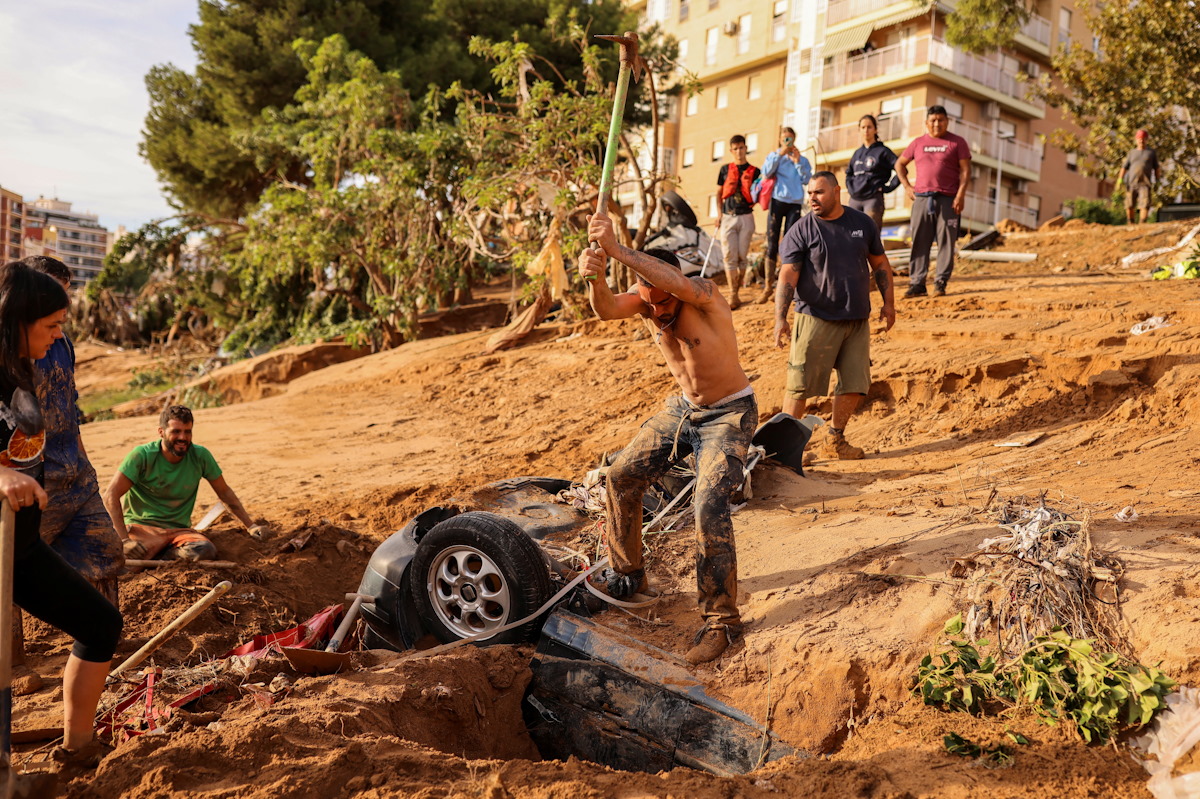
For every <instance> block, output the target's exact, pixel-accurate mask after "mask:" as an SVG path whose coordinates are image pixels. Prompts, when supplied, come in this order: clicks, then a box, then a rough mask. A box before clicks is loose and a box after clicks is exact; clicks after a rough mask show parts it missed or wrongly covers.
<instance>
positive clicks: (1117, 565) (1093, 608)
mask: <svg viewBox="0 0 1200 799" xmlns="http://www.w3.org/2000/svg"><path fill="white" fill-rule="evenodd" d="M998 521H999V526H1000V528H1001V529H1003V530H1004V534H1003V535H1000V536H997V537H995V538H989V539H987V540H985V541H984V542H983V543H982V545H981V546H980V549H979V551H977V552H974V553H972V554H970V555H968V556H966V557H963V558H959V559H957V560H955V562H954V564H953V565H952V566H951V568H950V576H952V577H956V578H961V579H965V580H967V581H968V582H969V583H970V584H971V590H970V594H969V599H968V601H969V609H968V610H967V612H966V614H965V617H964V624H965V629H964V632H965V634H966V636H967V638H968V639H969V640H975V639H978V638H984V637H989V638H992V639H993V640H995V641H996V643H997V646H998V647H999V652H1000V653H1002V654H1003V655H1005V656H1009V657H1012V656H1016V655H1019V654H1021V653H1022V652H1024V651H1026V650H1027V649H1028V648H1029V645H1030V642H1031V641H1033V640H1034V639H1035V638H1037V637H1038V636H1041V635H1045V634H1047V633H1049V632H1051V631H1052V630H1054V629H1056V628H1059V629H1062V630H1063V631H1065V632H1066V633H1067V634H1068V635H1070V636H1071V637H1073V638H1080V639H1088V640H1091V641H1094V642H1095V647H1096V649H1097V650H1100V651H1109V652H1119V653H1121V654H1123V655H1126V656H1128V657H1132V654H1133V653H1132V651H1131V649H1130V645H1129V643H1128V641H1127V639H1126V636H1125V635H1124V634H1123V633H1122V632H1121V617H1120V595H1119V592H1118V582H1119V581H1120V579H1121V576H1122V575H1123V574H1124V572H1125V567H1124V565H1123V564H1122V563H1121V561H1120V560H1118V559H1117V558H1115V557H1112V556H1110V555H1105V554H1102V553H1098V552H1096V550H1095V549H1094V548H1093V546H1092V539H1091V535H1090V534H1089V533H1088V522H1087V520H1086V519H1084V520H1083V521H1080V520H1077V519H1073V518H1072V517H1071V516H1069V515H1067V514H1066V513H1064V512H1062V511H1060V510H1057V509H1054V508H1051V507H1048V506H1047V505H1046V504H1045V501H1044V500H1040V501H1038V502H1037V504H1028V503H1027V502H1026V501H1025V500H1020V499H1018V500H1010V501H1006V502H1003V503H1002V504H1001V505H1000V506H999V509H998ZM985 632H990V634H987V635H985Z"/></svg>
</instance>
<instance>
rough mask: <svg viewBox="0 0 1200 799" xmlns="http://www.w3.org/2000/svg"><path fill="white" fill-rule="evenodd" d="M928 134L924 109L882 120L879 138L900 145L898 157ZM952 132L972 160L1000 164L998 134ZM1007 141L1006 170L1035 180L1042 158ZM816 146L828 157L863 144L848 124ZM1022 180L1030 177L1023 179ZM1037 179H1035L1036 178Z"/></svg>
mask: <svg viewBox="0 0 1200 799" xmlns="http://www.w3.org/2000/svg"><path fill="white" fill-rule="evenodd" d="M924 132H925V109H924V108H917V109H914V110H912V111H909V112H907V113H904V114H894V115H891V116H887V117H883V118H881V119H880V120H879V138H880V139H881V140H883V141H885V142H896V141H899V142H900V143H901V144H900V145H899V146H898V147H896V148H895V149H896V155H899V154H900V152H901V150H902V148H903V147H906V146H908V143H909V142H910V141H911V140H913V139H915V138H916V137H917V136H920V135H921V134H922V133H924ZM950 132H951V133H957V134H958V135H959V136H962V137H963V138H964V139H966V140H967V144H969V145H970V147H971V156H972V158H974V157H977V156H985V157H988V158H991V159H993V160H996V161H998V160H1000V159H999V156H1000V142H1001V139H999V138H998V137H997V136H996V131H995V130H993V129H989V128H985V127H983V126H981V125H975V124H972V123H970V122H959V121H958V120H955V121H953V122H951V123H950ZM1003 141H1004V164H1005V168H1006V169H1013V168H1017V169H1023V170H1025V171H1027V172H1032V173H1033V174H1034V175H1035V176H1036V175H1040V174H1041V168H1042V155H1041V153H1040V152H1038V150H1037V148H1036V147H1034V146H1033V145H1031V144H1027V143H1025V142H1021V141H1014V140H1013V139H1005V140H1003ZM817 144H818V146H819V147H820V151H821V153H822V154H824V155H826V156H828V155H830V154H832V153H836V152H840V151H844V150H856V149H858V146H859V145H860V144H862V138H861V137H860V136H859V133H858V123H857V122H848V123H846V124H845V125H837V126H836V127H832V128H826V129H824V130H822V131H821V132H820V133H819V134H818V135H817ZM1022 177H1029V176H1028V175H1022ZM1034 179H1035V180H1036V179H1037V178H1036V177H1035V178H1034Z"/></svg>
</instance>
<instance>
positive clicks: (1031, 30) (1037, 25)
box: [1021, 14, 1050, 52]
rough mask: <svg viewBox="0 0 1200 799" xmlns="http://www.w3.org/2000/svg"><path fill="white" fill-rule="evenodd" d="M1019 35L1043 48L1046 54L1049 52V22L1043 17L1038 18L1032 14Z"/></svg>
mask: <svg viewBox="0 0 1200 799" xmlns="http://www.w3.org/2000/svg"><path fill="white" fill-rule="evenodd" d="M1021 33H1022V34H1023V35H1024V36H1025V37H1026V38H1029V39H1032V40H1033V41H1035V42H1037V43H1038V44H1040V45H1042V46H1043V47H1045V48H1046V50H1047V52H1049V50H1050V20H1048V19H1046V18H1045V17H1039V16H1038V15H1037V14H1034V15H1033V16H1031V17H1030V18H1029V21H1028V22H1026V23H1025V25H1024V26H1022V28H1021Z"/></svg>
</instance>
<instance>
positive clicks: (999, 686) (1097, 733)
mask: <svg viewBox="0 0 1200 799" xmlns="http://www.w3.org/2000/svg"><path fill="white" fill-rule="evenodd" d="M962 631H963V620H962V615H961V614H960V615H957V616H955V617H954V618H952V619H950V621H948V622H946V626H945V632H946V634H947V635H950V636H952V638H951V640H950V646H949V648H948V649H945V650H943V651H942V652H939V653H935V654H930V655H926V656H925V657H924V658H923V659H922V660H921V665H920V666H919V667H918V669H917V679H916V685H915V687H914V691H915V692H916V693H918V694H920V696H921V698H922V699H923V700H924V701H925V704H927V705H938V706H941V707H944V708H946V709H948V710H960V711H965V712H967V713H973V714H982V713H988V712H998V711H1000V710H1003V709H1006V708H1013V707H1028V708H1030V709H1032V710H1033V712H1034V713H1035V714H1037V716H1038V717H1039V719H1040V721H1041V722H1042V723H1044V724H1050V725H1054V724H1058V723H1059V722H1064V721H1065V722H1070V723H1071V724H1074V725H1075V728H1076V729H1077V730H1078V732H1079V735H1080V737H1082V738H1083V739H1084V740H1085V741H1087V742H1088V743H1104V742H1105V741H1108V740H1109V739H1110V738H1112V736H1113V735H1115V734H1116V733H1118V732H1120V731H1121V730H1123V729H1126V728H1136V727H1140V726H1142V725H1144V724H1146V723H1147V722H1149V721H1150V719H1151V718H1153V716H1154V714H1155V713H1157V712H1158V711H1159V710H1162V709H1163V708H1165V707H1166V695H1167V694H1169V693H1170V692H1171V691H1172V690H1174V688H1175V682H1174V681H1173V680H1172V679H1171V678H1169V677H1167V675H1165V674H1164V673H1163V672H1161V671H1159V670H1158V669H1154V668H1146V667H1145V666H1141V665H1139V664H1137V663H1129V662H1126V661H1123V660H1122V659H1121V657H1120V656H1119V655H1116V654H1113V653H1108V654H1100V653H1097V652H1096V651H1095V650H1094V649H1093V647H1092V644H1091V642H1090V641H1086V640H1082V639H1078V638H1072V637H1071V636H1069V635H1067V634H1066V633H1065V632H1063V631H1062V630H1058V629H1056V630H1054V631H1053V632H1051V633H1049V634H1047V635H1042V636H1039V637H1037V638H1035V639H1033V641H1031V642H1030V646H1029V648H1028V649H1026V650H1025V652H1024V653H1023V654H1021V655H1020V656H1019V657H1017V658H1015V659H1014V660H1013V661H1011V662H1008V663H1003V664H1002V663H998V662H997V661H996V659H995V658H994V657H992V656H990V655H989V656H986V657H985V656H984V655H982V654H981V652H980V650H981V649H983V648H985V647H987V646H988V641H987V640H979V641H975V642H974V643H972V642H970V641H967V640H966V639H964V638H962V637H961V635H962Z"/></svg>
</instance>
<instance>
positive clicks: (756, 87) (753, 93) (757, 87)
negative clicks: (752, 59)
mask: <svg viewBox="0 0 1200 799" xmlns="http://www.w3.org/2000/svg"><path fill="white" fill-rule="evenodd" d="M760 97H762V75H751V76H750V80H749V82H748V83H747V85H746V99H747V100H757V99H759V98H760Z"/></svg>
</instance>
